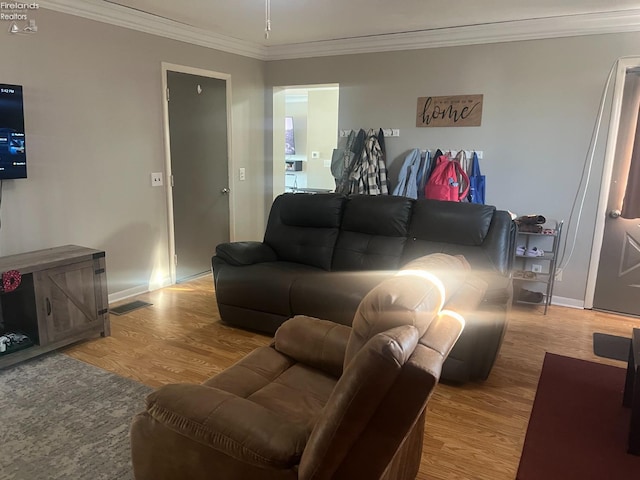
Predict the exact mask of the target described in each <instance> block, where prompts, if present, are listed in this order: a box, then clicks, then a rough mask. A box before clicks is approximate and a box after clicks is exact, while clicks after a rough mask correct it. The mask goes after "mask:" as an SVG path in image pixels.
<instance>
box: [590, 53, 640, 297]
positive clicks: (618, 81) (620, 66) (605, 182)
mask: <svg viewBox="0 0 640 480" xmlns="http://www.w3.org/2000/svg"><path fill="white" fill-rule="evenodd" d="M635 67H640V57H634V58H624V59H618V62H617V65H616V70H615V86H614V90H613V97H612V99H611V117H610V119H609V130H608V135H607V146H606V149H605V154H604V167H603V169H602V181H601V183H600V198H599V199H598V209H597V212H596V223H595V227H594V232H593V246H592V248H591V260H590V262H589V273H588V276H587V288H586V291H585V298H584V308H593V298H594V295H595V291H596V281H597V279H598V267H599V266H600V252H601V250H602V242H603V239H604V228H605V222H606V219H607V210H608V207H609V191H610V188H611V177H612V175H613V166H614V163H615V154H616V147H617V144H618V133H619V130H620V114H621V112H622V97H623V93H624V84H625V81H626V75H627V70H629V69H631V68H635ZM605 93H606V92H605Z"/></svg>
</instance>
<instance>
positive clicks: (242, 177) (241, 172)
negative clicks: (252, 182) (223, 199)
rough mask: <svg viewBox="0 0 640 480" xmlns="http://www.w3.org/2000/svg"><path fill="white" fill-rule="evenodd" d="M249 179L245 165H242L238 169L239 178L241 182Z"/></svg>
mask: <svg viewBox="0 0 640 480" xmlns="http://www.w3.org/2000/svg"><path fill="white" fill-rule="evenodd" d="M246 179H247V171H246V170H245V168H244V167H240V168H239V169H238V180H240V181H241V182H244V181H245V180H246Z"/></svg>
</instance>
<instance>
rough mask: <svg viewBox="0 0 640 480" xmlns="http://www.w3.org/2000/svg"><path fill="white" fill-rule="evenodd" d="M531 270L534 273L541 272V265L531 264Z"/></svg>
mask: <svg viewBox="0 0 640 480" xmlns="http://www.w3.org/2000/svg"><path fill="white" fill-rule="evenodd" d="M531 271H532V272H535V273H542V265H538V264H535V263H534V264H533V265H531Z"/></svg>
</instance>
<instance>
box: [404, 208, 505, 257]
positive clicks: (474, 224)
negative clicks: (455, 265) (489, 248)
mask: <svg viewBox="0 0 640 480" xmlns="http://www.w3.org/2000/svg"><path fill="white" fill-rule="evenodd" d="M495 211H496V207H493V206H490V205H480V204H477V203H455V202H443V201H440V200H430V199H420V200H417V201H416V203H415V205H414V207H413V215H412V217H411V225H410V228H409V236H410V237H416V238H418V239H420V240H428V241H431V242H442V243H457V244H459V245H474V246H479V245H482V242H484V238H485V237H486V236H487V232H488V231H489V226H490V225H491V219H492V218H493V213H494V212H495Z"/></svg>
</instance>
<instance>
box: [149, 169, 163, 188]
mask: <svg viewBox="0 0 640 480" xmlns="http://www.w3.org/2000/svg"><path fill="white" fill-rule="evenodd" d="M162 185H163V182H162V172H155V173H152V174H151V186H152V187H161V186H162Z"/></svg>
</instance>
